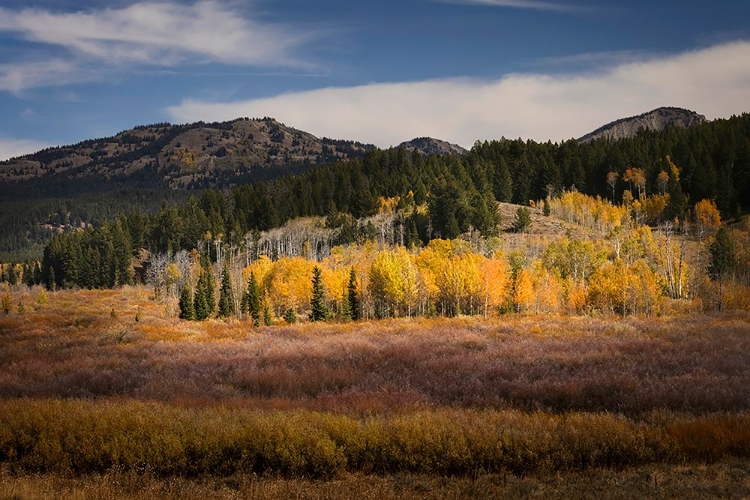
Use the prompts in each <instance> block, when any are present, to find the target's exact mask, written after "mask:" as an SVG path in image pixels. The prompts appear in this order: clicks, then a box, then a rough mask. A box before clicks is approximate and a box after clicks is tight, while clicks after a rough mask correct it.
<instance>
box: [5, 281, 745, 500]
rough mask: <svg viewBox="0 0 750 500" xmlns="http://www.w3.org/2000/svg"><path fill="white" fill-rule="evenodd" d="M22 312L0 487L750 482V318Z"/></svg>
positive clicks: (91, 492) (33, 298)
mask: <svg viewBox="0 0 750 500" xmlns="http://www.w3.org/2000/svg"><path fill="white" fill-rule="evenodd" d="M19 303H20V304H21V307H18V304H19ZM13 304H14V308H13V309H12V310H11V311H10V314H8V315H3V316H0V496H4V497H8V498H43V497H45V496H60V497H69V496H75V495H79V497H81V498H90V497H99V496H111V497H115V498H126V497H134V496H137V495H136V494H135V493H134V492H135V491H136V489H137V488H136V487H135V486H134V485H136V484H137V485H139V487H140V488H142V490H140V491H151V492H152V493H153V494H152V495H151V496H152V497H159V496H162V497H168V496H171V495H170V491H172V493H174V491H173V490H172V489H171V488H183V489H184V491H185V494H184V495H182V496H187V497H189V496H190V495H194V496H195V497H198V496H200V494H199V492H201V491H205V490H206V489H210V490H212V491H217V492H221V494H220V495H219V493H217V495H218V496H224V497H226V498H231V497H232V495H237V496H243V497H248V496H249V497H252V496H253V495H254V496H256V497H261V496H279V495H282V496H288V495H292V496H297V497H302V498H323V497H332V498H335V497H339V498H343V497H345V496H346V495H347V493H346V492H347V491H348V492H349V494H350V495H354V494H356V495H359V496H362V497H368V496H374V495H375V492H376V491H384V492H390V493H385V494H386V496H385V497H392V498H395V497H404V498H411V497H413V498H417V497H426V498H429V497H434V498H437V497H456V498H459V497H465V496H472V495H473V496H475V497H481V495H482V494H485V493H487V492H495V493H496V494H497V495H507V496H524V495H526V494H531V493H533V492H537V494H538V493H539V492H547V494H550V495H551V494H555V495H556V496H561V497H565V496H569V497H570V496H576V495H575V491H576V490H574V489H570V488H571V487H570V486H569V485H570V484H583V483H586V484H589V485H600V486H599V488H600V490H601V489H605V490H606V489H608V488H610V487H608V486H607V484H610V485H611V484H620V485H621V486H623V488H624V487H625V486H627V488H630V489H629V490H625V489H623V490H621V491H635V492H637V491H644V492H646V491H648V492H651V493H654V492H656V491H657V490H653V488H658V487H659V485H661V486H662V487H664V488H667V486H666V485H670V486H669V488H668V489H663V490H658V491H660V492H661V493H660V494H664V495H665V496H680V497H690V496H693V497H696V498H697V497H699V496H703V497H705V496H732V495H739V496H741V495H747V494H748V493H750V484H748V482H747V480H746V478H747V473H746V472H747V471H748V463H750V462H748V459H750V413H749V412H748V411H749V410H750V391H748V390H747V388H748V387H750V335H749V334H750V315H748V314H747V313H724V314H715V315H686V316H669V317H649V318H641V317H628V318H624V319H621V318H614V317H572V318H571V317H558V316H524V315H509V316H505V317H499V318H492V319H488V320H485V319H481V318H477V317H460V318H452V319H447V318H439V319H426V318H419V319H411V320H409V319H399V320H385V321H372V322H357V323H325V324H310V323H302V324H295V325H286V324H278V325H273V326H269V327H260V328H253V327H252V326H251V324H250V322H247V321H239V320H236V319H232V320H226V321H218V320H209V321H206V322H200V323H199V322H182V321H180V320H177V319H174V318H171V317H169V310H168V309H166V308H165V306H164V304H163V303H159V302H156V301H154V300H152V291H151V290H149V289H145V288H130V287H126V288H123V289H119V290H105V291H72V290H65V291H57V292H54V293H51V292H47V293H42V292H41V291H40V290H37V289H31V290H28V289H24V290H23V291H16V292H14V296H13ZM743 471H744V472H743ZM560 474H562V476H560ZM560 477H563V478H567V479H565V480H560ZM136 478H138V479H136ZM654 478H656V479H654ZM736 478H745V479H743V480H739V481H738V480H736ZM108 487H109V488H110V489H109V490H107V489H106V488H108ZM143 488H145V490H143ZM149 488H150V490H149ZM639 488H652V489H650V490H641V489H639ZM105 490H106V491H109V494H108V495H104V494H103V493H102V492H103V491H105ZM472 491H473V492H474V493H475V494H474V493H472ZM578 491H579V493H580V492H581V491H582V490H578ZM587 491H591V494H592V495H593V494H594V493H593V492H594V491H596V490H587ZM617 491H620V490H617ZM44 492H47V493H48V494H44ZM74 492H78V493H75V495H74V494H73V493H74ZM128 492H130V493H128ZM189 492H192V493H189ZM281 492H286V493H285V494H282V493H281ZM368 492H369V493H368ZM524 492H525V493H524ZM670 492H671V493H670ZM698 492H703V493H705V494H704V495H697V493H698ZM722 492H723V493H722ZM610 493H611V492H610ZM648 494H650V493H648ZM614 497H616V496H614Z"/></svg>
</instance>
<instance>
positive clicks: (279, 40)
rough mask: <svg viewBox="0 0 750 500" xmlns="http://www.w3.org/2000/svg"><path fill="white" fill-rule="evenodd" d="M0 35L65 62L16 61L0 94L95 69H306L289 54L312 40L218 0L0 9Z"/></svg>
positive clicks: (1, 77) (1, 72)
mask: <svg viewBox="0 0 750 500" xmlns="http://www.w3.org/2000/svg"><path fill="white" fill-rule="evenodd" d="M3 32H4V33H10V34H15V35H16V36H18V37H19V38H21V39H23V40H26V41H29V42H34V43H38V44H43V45H48V46H55V47H57V48H58V49H60V48H61V49H63V50H64V51H66V52H67V53H68V54H69V55H70V57H65V58H58V59H52V60H48V61H37V62H31V63H29V62H20V60H21V59H22V58H19V62H15V63H8V64H5V65H2V66H0V89H3V90H11V91H14V92H18V91H20V90H22V89H25V88H32V87H41V86H50V85H56V84H66V83H72V82H77V81H81V80H82V81H89V80H90V76H88V77H87V76H86V73H87V71H85V68H86V67H89V69H91V67H93V66H96V67H97V69H98V72H101V71H102V70H103V69H106V68H124V67H125V68H127V67H133V66H158V67H164V66H167V67H171V66H175V65H178V64H183V63H191V64H203V63H222V64H232V65H250V66H263V67H294V68H309V67H310V66H309V64H306V63H304V62H303V61H301V60H299V59H298V58H297V57H296V56H295V55H294V52H295V49H296V48H297V47H299V46H300V45H302V44H303V43H305V42H308V41H309V40H310V39H311V38H312V37H313V36H314V35H313V34H312V33H310V32H305V31H304V30H300V29H295V28H292V27H288V26H282V25H276V24H269V23H263V22H260V21H257V20H254V19H250V18H249V17H247V16H246V15H244V14H243V13H241V12H239V11H237V10H235V9H232V8H231V7H230V6H229V5H228V4H227V2H219V1H218V0H203V1H198V2H196V3H194V4H192V5H181V4H179V3H173V2H141V3H136V4H133V5H129V6H127V7H124V8H119V9H111V8H110V9H101V10H93V11H88V12H75V13H56V12H51V11H49V10H42V9H23V10H11V9H5V8H2V7H0V33H3ZM88 73H90V71H88ZM60 77H62V79H60Z"/></svg>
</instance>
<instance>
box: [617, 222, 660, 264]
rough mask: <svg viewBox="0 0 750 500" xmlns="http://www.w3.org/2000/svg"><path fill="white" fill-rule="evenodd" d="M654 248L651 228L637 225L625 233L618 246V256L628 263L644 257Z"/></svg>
mask: <svg viewBox="0 0 750 500" xmlns="http://www.w3.org/2000/svg"><path fill="white" fill-rule="evenodd" d="M654 250H655V248H654V236H653V233H652V232H651V228H650V227H649V226H639V227H636V228H633V229H631V230H630V231H628V232H627V233H626V235H625V238H624V239H623V242H622V245H621V247H620V257H621V258H622V259H623V260H624V261H625V263H626V264H628V265H630V264H632V263H634V262H635V261H637V260H638V259H642V258H645V257H646V255H648V254H650V253H651V252H653V251H654Z"/></svg>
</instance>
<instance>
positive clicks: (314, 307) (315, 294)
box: [310, 266, 328, 321]
mask: <svg viewBox="0 0 750 500" xmlns="http://www.w3.org/2000/svg"><path fill="white" fill-rule="evenodd" d="M312 286H313V291H312V300H311V301H310V309H311V312H310V319H311V320H312V321H325V320H326V319H327V318H328V307H327V306H326V303H325V290H324V289H323V278H322V275H321V271H320V268H319V267H318V266H315V267H314V268H313V277H312Z"/></svg>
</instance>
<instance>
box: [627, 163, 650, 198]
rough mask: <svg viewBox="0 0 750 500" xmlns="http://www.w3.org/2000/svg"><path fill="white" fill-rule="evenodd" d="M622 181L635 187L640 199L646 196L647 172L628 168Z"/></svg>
mask: <svg viewBox="0 0 750 500" xmlns="http://www.w3.org/2000/svg"><path fill="white" fill-rule="evenodd" d="M622 180H623V181H625V182H629V183H630V184H632V185H635V187H636V189H638V198H644V197H645V196H646V172H644V170H643V169H642V168H636V167H630V168H628V169H627V170H625V173H624V174H623V176H622Z"/></svg>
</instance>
